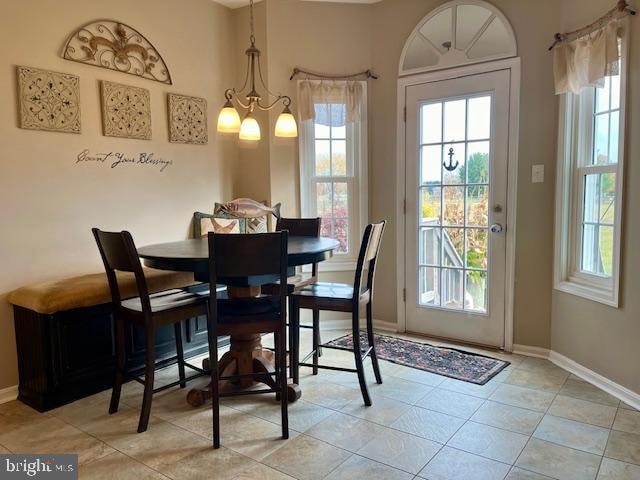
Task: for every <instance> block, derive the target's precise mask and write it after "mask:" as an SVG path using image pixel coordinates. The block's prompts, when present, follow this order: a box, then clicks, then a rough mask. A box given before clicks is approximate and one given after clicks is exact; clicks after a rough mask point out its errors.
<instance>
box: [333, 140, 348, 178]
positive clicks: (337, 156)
mask: <svg viewBox="0 0 640 480" xmlns="http://www.w3.org/2000/svg"><path fill="white" fill-rule="evenodd" d="M331 168H332V171H331V173H332V175H334V176H346V175H347V142H346V140H333V141H332V142H331Z"/></svg>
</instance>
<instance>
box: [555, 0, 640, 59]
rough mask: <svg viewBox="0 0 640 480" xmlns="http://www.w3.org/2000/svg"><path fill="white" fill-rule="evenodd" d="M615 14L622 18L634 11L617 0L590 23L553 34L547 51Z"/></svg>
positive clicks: (585, 32)
mask: <svg viewBox="0 0 640 480" xmlns="http://www.w3.org/2000/svg"><path fill="white" fill-rule="evenodd" d="M617 14H619V15H620V18H622V17H626V16H627V15H635V14H636V11H635V10H634V9H633V8H631V7H630V6H629V4H628V3H627V1H626V0H618V3H617V5H616V6H615V7H614V8H612V9H611V10H609V11H608V12H607V13H605V14H604V15H603V16H602V17H600V18H599V19H598V20H596V21H595V22H593V23H590V24H589V25H587V26H586V27H582V28H579V29H578V30H574V31H572V32H567V33H556V34H555V35H554V36H553V38H554V41H553V43H552V44H551V46H550V47H549V51H551V50H553V49H554V47H555V46H556V45H558V44H559V43H562V42H566V41H569V40H575V39H576V38H580V37H584V36H586V35H588V34H590V33H592V32H594V31H595V30H598V29H600V28H602V27H603V26H604V25H605V24H606V23H607V22H608V21H610V20H612V19H613V18H614V17H615V16H616V15H617Z"/></svg>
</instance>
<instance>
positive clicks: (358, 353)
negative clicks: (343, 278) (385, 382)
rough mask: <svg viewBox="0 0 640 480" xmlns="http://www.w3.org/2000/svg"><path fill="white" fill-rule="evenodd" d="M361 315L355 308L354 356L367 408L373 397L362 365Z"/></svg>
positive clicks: (352, 328)
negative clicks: (370, 394) (370, 395)
mask: <svg viewBox="0 0 640 480" xmlns="http://www.w3.org/2000/svg"><path fill="white" fill-rule="evenodd" d="M359 317H360V315H359V311H358V308H354V310H353V313H352V318H351V324H352V327H351V330H352V335H353V356H354V358H355V361H356V370H357V372H358V382H360V391H361V392H362V399H363V400H364V404H365V405H366V406H367V407H370V406H371V397H369V389H368V388H367V380H366V378H365V376H364V365H363V363H362V348H360V318H359Z"/></svg>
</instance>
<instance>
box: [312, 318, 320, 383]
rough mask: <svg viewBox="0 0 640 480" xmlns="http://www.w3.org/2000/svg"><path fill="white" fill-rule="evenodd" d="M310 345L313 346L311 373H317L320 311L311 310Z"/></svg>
mask: <svg viewBox="0 0 640 480" xmlns="http://www.w3.org/2000/svg"><path fill="white" fill-rule="evenodd" d="M311 331H312V333H313V335H312V338H313V340H312V346H313V375H317V374H318V357H319V356H320V355H319V350H320V311H319V310H317V309H314V310H313V328H312V330H311Z"/></svg>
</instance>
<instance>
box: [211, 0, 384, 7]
mask: <svg viewBox="0 0 640 480" xmlns="http://www.w3.org/2000/svg"><path fill="white" fill-rule="evenodd" d="M213 1H214V2H216V3H220V4H221V5H224V6H226V7H229V8H240V7H244V6H245V5H249V0H213ZM254 1H255V2H256V3H257V2H259V1H260V0H254ZM303 1H305V2H334V3H377V2H380V1H382V0H303Z"/></svg>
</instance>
